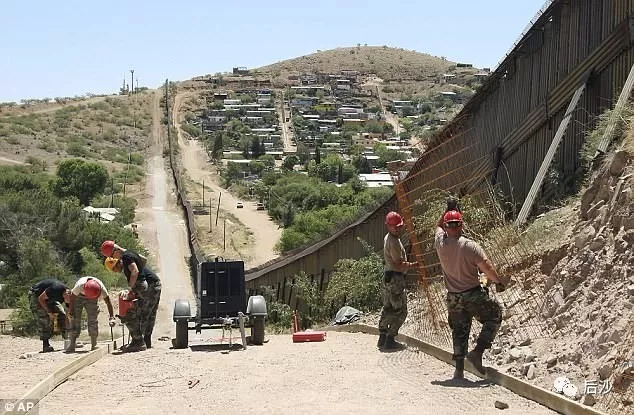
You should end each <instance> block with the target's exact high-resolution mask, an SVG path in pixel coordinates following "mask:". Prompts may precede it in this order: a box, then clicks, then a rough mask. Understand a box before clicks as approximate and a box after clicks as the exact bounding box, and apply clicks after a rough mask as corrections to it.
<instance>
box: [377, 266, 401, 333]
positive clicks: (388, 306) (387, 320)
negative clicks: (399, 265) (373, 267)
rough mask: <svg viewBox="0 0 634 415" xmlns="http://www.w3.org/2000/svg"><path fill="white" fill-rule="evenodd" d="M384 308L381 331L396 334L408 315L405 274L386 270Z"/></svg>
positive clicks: (380, 323) (380, 325)
mask: <svg viewBox="0 0 634 415" xmlns="http://www.w3.org/2000/svg"><path fill="white" fill-rule="evenodd" d="M384 283H385V287H384V291H383V309H382V310H381V318H380V319H379V332H381V333H385V334H387V335H388V336H396V335H397V334H398V331H399V329H400V328H401V326H402V325H403V323H404V322H405V318H406V317H407V297H406V295H405V274H402V273H400V272H391V271H386V272H385V277H384Z"/></svg>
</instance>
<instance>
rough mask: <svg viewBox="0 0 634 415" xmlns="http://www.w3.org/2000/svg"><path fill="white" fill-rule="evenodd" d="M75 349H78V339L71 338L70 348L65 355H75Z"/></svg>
mask: <svg viewBox="0 0 634 415" xmlns="http://www.w3.org/2000/svg"><path fill="white" fill-rule="evenodd" d="M75 347H77V338H76V337H73V336H70V339H69V342H68V347H67V348H66V350H65V351H64V353H75Z"/></svg>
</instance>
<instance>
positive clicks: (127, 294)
mask: <svg viewBox="0 0 634 415" xmlns="http://www.w3.org/2000/svg"><path fill="white" fill-rule="evenodd" d="M119 297H121V299H122V300H125V301H130V300H131V299H132V298H133V297H132V291H130V290H122V291H121V292H120V293H119Z"/></svg>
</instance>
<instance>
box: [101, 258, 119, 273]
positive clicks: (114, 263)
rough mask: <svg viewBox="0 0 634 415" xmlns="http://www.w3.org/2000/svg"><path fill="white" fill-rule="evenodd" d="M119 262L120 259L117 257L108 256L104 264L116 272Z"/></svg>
mask: <svg viewBox="0 0 634 415" xmlns="http://www.w3.org/2000/svg"><path fill="white" fill-rule="evenodd" d="M118 263H119V260H118V259H117V258H112V257H108V258H106V260H105V261H104V265H105V266H106V268H108V269H109V270H110V271H112V272H116V270H115V267H116V266H117V264H118Z"/></svg>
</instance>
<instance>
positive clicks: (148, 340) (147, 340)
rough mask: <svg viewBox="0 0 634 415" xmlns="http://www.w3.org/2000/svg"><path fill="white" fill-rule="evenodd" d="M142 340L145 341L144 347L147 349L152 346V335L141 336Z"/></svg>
mask: <svg viewBox="0 0 634 415" xmlns="http://www.w3.org/2000/svg"><path fill="white" fill-rule="evenodd" d="M143 341H144V342H145V347H146V348H148V349H151V348H152V336H149V335H145V336H143Z"/></svg>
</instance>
